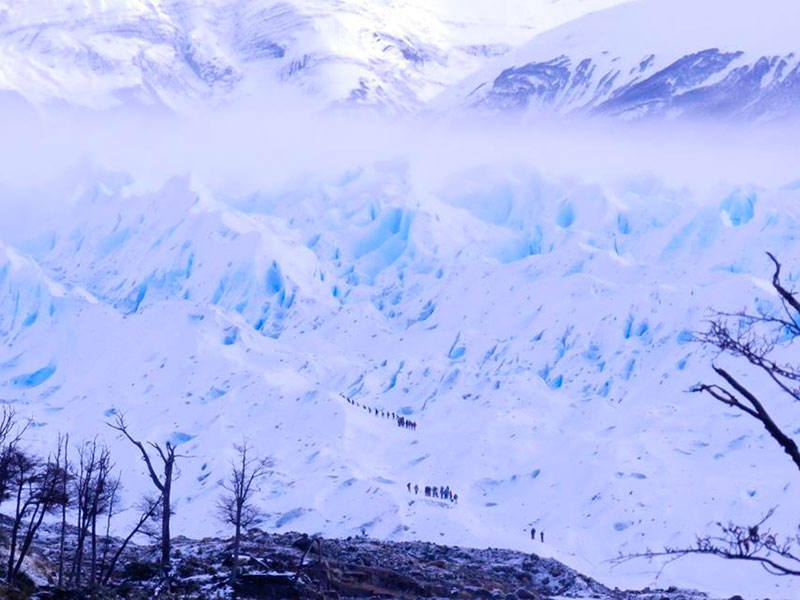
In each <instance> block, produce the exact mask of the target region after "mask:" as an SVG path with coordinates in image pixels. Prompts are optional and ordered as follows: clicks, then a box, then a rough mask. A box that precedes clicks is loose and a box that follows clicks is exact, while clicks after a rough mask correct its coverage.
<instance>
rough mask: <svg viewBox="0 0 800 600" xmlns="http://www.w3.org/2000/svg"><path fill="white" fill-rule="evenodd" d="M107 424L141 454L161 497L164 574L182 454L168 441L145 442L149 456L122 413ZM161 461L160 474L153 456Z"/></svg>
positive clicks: (168, 563)
mask: <svg viewBox="0 0 800 600" xmlns="http://www.w3.org/2000/svg"><path fill="white" fill-rule="evenodd" d="M108 426H109V427H111V428H112V429H115V430H117V431H119V432H120V433H122V435H124V436H125V437H126V438H127V439H128V441H129V442H130V443H131V444H133V445H134V446H136V448H137V449H138V450H139V452H140V453H141V455H142V460H143V461H144V463H145V465H147V473H148V475H149V476H150V480H151V481H152V482H153V485H154V486H155V488H156V490H158V493H159V497H160V499H161V568H162V569H163V570H164V574H165V575H168V574H169V566H170V549H171V543H172V537H171V534H170V518H171V517H172V504H171V499H172V483H173V481H174V479H175V476H176V472H175V461H176V460H177V459H178V458H184V456H183V455H180V454H176V452H175V446H173V445H172V444H171V443H170V442H169V441H168V442H167V443H166V444H165V447H164V448H162V447H161V445H160V444H158V443H153V442H147V445H148V446H150V447H151V448H152V449H153V450H154V451H155V454H154V455H153V456H152V457H151V455H150V452H148V450H147V448H146V447H145V445H144V444H143V443H142V442H140V441H139V440H137V439H136V438H134V437H133V436H132V435H131V434H130V432H129V431H128V425H127V424H126V423H125V417H124V415H121V414H120V415H117V420H116V421H115V422H114V423H108ZM154 457H155V458H156V459H158V460H160V461H161V465H160V466H161V474H160V475H159V473H158V472H157V471H156V469H155V467H154V466H153V462H154V460H153V458H154Z"/></svg>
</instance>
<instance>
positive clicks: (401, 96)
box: [0, 0, 621, 112]
mask: <svg viewBox="0 0 800 600" xmlns="http://www.w3.org/2000/svg"><path fill="white" fill-rule="evenodd" d="M620 1H621V0H558V1H557V2H550V1H546V0H530V1H527V2H518V1H517V0H497V1H495V2H492V3H491V4H487V3H484V2H475V1H470V2H466V1H462V0H435V1H422V0H406V1H402V2H374V1H372V0H291V1H276V0H237V1H233V2H231V1H228V0H199V1H188V0H156V1H153V2H143V1H140V0H114V1H112V2H105V1H99V0H98V1H91V2H87V1H85V0H65V1H61V2H49V1H47V0H43V1H39V0H37V1H32V2H22V1H15V2H10V3H8V4H7V5H6V6H5V7H2V6H0V51H2V54H3V61H2V63H0V90H6V91H7V92H8V93H9V94H15V95H21V96H22V97H23V98H24V99H25V100H27V101H28V102H31V103H33V104H34V105H36V106H41V105H45V104H53V103H68V104H71V105H76V106H79V107H88V108H92V109H108V108H113V107H117V106H120V105H134V106H141V105H145V106H156V107H167V108H169V109H179V110H180V109H185V108H186V106H187V105H192V104H194V103H197V102H200V103H209V102H210V103H212V104H219V103H229V102H232V101H234V100H237V99H241V98H247V99H249V100H251V101H255V102H260V103H263V102H266V101H269V102H271V103H280V102H297V101H299V98H298V94H297V91H298V90H302V92H303V96H305V97H310V98H309V100H308V101H309V102H312V103H313V104H314V105H316V106H325V105H329V104H331V103H333V104H334V105H336V104H341V103H345V104H346V105H366V106H371V107H378V108H382V109H386V110H390V111H393V112H396V111H408V110H412V109H416V108H417V107H418V106H420V104H421V103H422V102H424V101H426V100H428V99H430V98H431V97H433V96H434V95H435V94H437V93H438V92H440V91H441V90H443V89H444V88H445V87H446V86H448V85H450V84H453V83H455V82H457V81H458V80H459V79H461V78H463V77H465V76H466V75H468V74H469V73H470V72H472V71H474V70H475V69H477V68H479V67H480V66H481V65H482V64H484V63H485V62H486V60H487V59H488V58H490V57H493V56H496V55H500V54H503V53H505V52H507V51H509V50H510V49H511V48H513V47H514V46H516V45H519V44H521V43H523V42H524V41H526V40H527V39H529V38H530V37H531V36H533V35H534V34H536V33H538V32H540V31H544V30H546V29H548V28H551V27H553V26H556V25H559V24H561V23H563V22H566V21H568V20H570V19H573V18H575V17H577V16H580V15H581V14H585V13H586V12H587V11H590V10H596V9H600V8H604V7H607V6H611V5H613V4H616V3H619V2H620ZM276 97H277V99H280V100H279V101H278V100H276ZM17 99H18V96H17Z"/></svg>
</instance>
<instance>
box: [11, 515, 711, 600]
mask: <svg viewBox="0 0 800 600" xmlns="http://www.w3.org/2000/svg"><path fill="white" fill-rule="evenodd" d="M173 548H174V549H173V556H174V564H173V569H172V578H171V581H170V583H169V585H166V584H165V583H164V580H163V578H162V577H161V576H160V571H159V568H158V565H157V562H156V559H157V556H158V554H157V549H156V548H155V547H149V546H135V547H133V548H132V549H131V551H130V552H129V553H128V556H127V557H126V560H125V561H124V565H123V566H122V567H121V568H120V570H119V575H118V577H116V578H115V580H114V581H113V585H112V586H110V587H109V589H106V590H103V591H101V592H97V593H96V594H95V597H97V598H130V599H132V600H134V599H135V600H138V599H144V598H148V599H149V598H165V599H166V598H181V599H186V600H201V599H202V600H205V599H208V600H211V599H220V600H221V599H227V598H234V597H239V598H254V599H255V598H270V599H281V600H291V599H297V600H312V599H313V600H322V599H340V600H344V599H349V598H397V599H412V598H431V599H435V598H455V599H467V598H485V599H498V600H556V599H558V600H562V599H566V598H594V599H598V600H710V599H709V598H708V596H706V595H705V594H703V593H700V592H696V591H688V590H676V589H669V590H649V589H647V590H643V591H620V590H611V589H609V588H607V587H605V586H603V585H601V584H600V583H598V582H596V581H594V580H592V579H590V578H588V577H585V576H583V575H581V574H580V573H578V572H576V571H574V570H572V569H570V568H568V567H566V566H565V565H563V564H561V563H559V562H558V561H556V560H552V559H546V558H540V557H538V556H536V555H535V554H525V553H522V552H515V551H510V550H501V549H495V548H489V549H468V548H458V547H450V546H442V545H437V544H430V543H425V542H400V543H397V542H382V541H378V540H373V539H369V538H348V539H339V540H336V539H317V538H309V537H308V536H306V535H304V534H298V533H285V534H281V535H274V534H268V533H264V532H262V531H258V530H254V531H251V532H250V533H248V534H247V536H246V539H245V540H244V542H243V546H242V552H243V560H242V562H243V571H242V575H241V577H240V582H239V585H238V586H237V589H236V590H235V593H234V590H233V589H232V588H231V587H230V585H229V584H228V580H229V572H230V571H229V566H230V540H221V539H204V540H191V539H187V538H180V537H179V538H177V539H176V540H175V542H174V547H173ZM56 549H57V544H53V543H45V544H43V545H41V546H39V547H37V548H36V550H35V553H34V556H32V559H31V560H30V561H29V565H30V566H29V568H28V573H29V575H30V576H31V582H30V585H29V589H28V591H27V594H26V595H10V594H8V595H5V596H4V595H3V594H2V592H0V598H3V597H5V598H21V597H33V598H41V599H45V598H48V599H57V598H76V599H77V598H87V597H90V592H89V591H88V590H80V591H78V592H71V593H65V592H62V591H58V590H55V589H54V588H53V587H52V582H53V581H54V576H55V564H56V563H57V555H56Z"/></svg>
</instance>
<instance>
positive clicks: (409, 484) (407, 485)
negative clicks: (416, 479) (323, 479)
mask: <svg viewBox="0 0 800 600" xmlns="http://www.w3.org/2000/svg"><path fill="white" fill-rule="evenodd" d="M406 487H407V488H408V493H409V494H410V493H411V482H410V481H409V482H408V483H407V484H406Z"/></svg>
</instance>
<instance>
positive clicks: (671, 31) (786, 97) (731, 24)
mask: <svg viewBox="0 0 800 600" xmlns="http://www.w3.org/2000/svg"><path fill="white" fill-rule="evenodd" d="M798 20H800V5H799V4H798V3H796V2H786V1H784V0H767V1H765V2H759V3H757V4H756V3H753V2H750V1H748V0H702V1H700V2H698V1H695V0H642V1H641V2H632V3H627V4H623V5H620V6H616V7H613V8H610V9H607V10H604V11H599V12H596V13H592V14H589V15H586V16H584V17H582V18H580V19H576V20H574V21H571V22H569V23H567V24H565V25H562V26H561V27H558V28H556V29H554V30H551V31H548V32H546V33H543V34H541V35H538V36H536V37H535V38H534V39H533V40H531V41H530V42H529V43H528V44H526V45H524V46H522V47H520V48H519V49H517V50H515V51H514V52H512V53H509V54H508V55H506V56H504V57H502V58H500V59H498V60H497V61H495V62H493V63H492V64H491V65H488V66H487V67H485V68H484V69H482V70H480V71H479V72H477V73H476V74H474V75H472V76H470V77H469V78H467V79H466V80H465V81H463V82H461V83H460V84H458V85H457V86H453V87H452V88H450V89H448V90H447V91H445V92H444V93H443V94H442V97H440V98H438V99H437V100H435V101H434V102H433V107H434V108H435V109H437V110H439V111H442V112H450V111H452V110H453V109H454V108H456V107H470V108H475V109H479V110H480V111H488V112H490V113H514V114H519V113H528V114H530V113H542V112H544V113H553V112H555V113H560V114H570V115H584V116H585V115H604V116H611V117H619V118H625V119H640V118H644V117H650V116H658V117H663V116H666V117H676V116H690V117H700V118H707V117H713V118H722V119H737V120H749V121H751V120H757V119H771V118H776V117H783V116H787V115H788V116H793V117H796V116H797V110H798V106H800V45H798V40H797V27H796V26H795V23H797V22H798Z"/></svg>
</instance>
